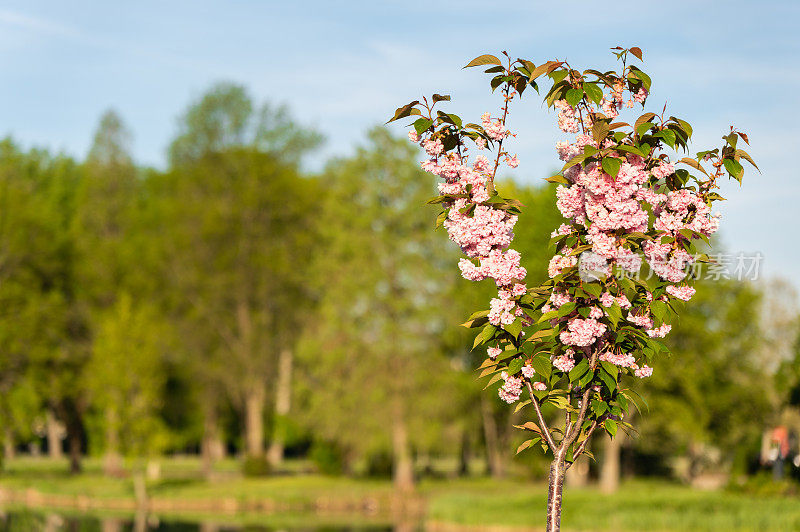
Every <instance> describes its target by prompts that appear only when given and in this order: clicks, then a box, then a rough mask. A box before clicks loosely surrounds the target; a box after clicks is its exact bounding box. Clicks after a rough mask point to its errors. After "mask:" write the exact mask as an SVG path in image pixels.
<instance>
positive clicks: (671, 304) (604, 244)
mask: <svg viewBox="0 0 800 532" xmlns="http://www.w3.org/2000/svg"><path fill="white" fill-rule="evenodd" d="M612 52H613V54H614V55H615V56H616V59H617V60H618V62H619V64H620V67H619V69H618V70H616V71H615V70H610V71H605V72H601V71H599V70H595V69H587V70H583V71H580V70H577V69H576V68H574V67H573V66H571V65H570V64H569V63H568V62H567V61H562V60H555V61H547V62H545V63H542V64H539V65H536V64H534V63H533V62H531V61H529V60H526V59H513V58H512V56H510V55H509V54H508V53H506V52H503V53H502V59H501V58H500V57H496V56H494V55H482V56H480V57H477V58H475V59H474V60H472V61H471V62H470V63H469V64H468V65H467V66H466V67H483V68H485V72H486V73H487V74H489V75H490V76H491V81H490V85H491V89H492V91H493V92H498V91H499V93H500V94H501V96H502V105H501V108H500V111H499V114H497V115H495V116H493V115H492V114H491V113H488V112H487V113H484V114H483V115H482V116H481V119H480V123H465V122H464V121H463V120H462V119H461V117H459V116H458V115H455V114H452V113H447V112H444V111H442V110H440V109H438V108H437V106H438V105H439V104H441V102H446V101H449V100H450V97H449V96H447V95H441V94H433V95H432V96H431V97H430V98H427V97H425V98H423V99H422V101H418V100H415V101H413V102H410V103H409V104H407V105H404V106H402V107H400V108H398V109H397V110H396V111H395V114H394V116H393V117H392V118H391V119H390V120H389V121H390V122H391V121H394V120H398V119H402V118H407V117H411V118H414V121H413V123H412V124H411V127H412V129H411V131H410V133H409V138H410V140H411V141H412V142H415V143H418V144H419V145H420V146H421V147H422V149H424V151H425V153H426V154H427V155H428V156H429V158H428V159H427V160H425V161H424V162H423V163H422V167H423V169H425V170H426V171H428V172H431V173H433V174H435V175H437V176H439V177H440V178H442V180H443V181H442V182H441V183H440V184H439V193H440V195H439V196H437V197H435V198H434V199H432V200H431V201H430V202H429V203H433V204H439V205H441V206H442V207H443V210H442V212H441V214H440V215H439V218H438V220H437V226H438V225H443V226H444V228H445V229H446V230H447V233H448V235H449V237H450V239H451V240H453V241H454V242H455V243H456V244H458V245H459V247H460V248H461V250H462V251H463V253H464V255H466V258H462V259H461V260H460V262H459V268H460V270H461V273H462V275H463V276H464V277H465V278H466V279H469V280H472V281H481V280H484V279H491V280H493V281H494V282H495V284H496V286H497V290H498V292H497V297H495V298H493V299H492V300H491V301H490V303H489V309H487V310H482V311H479V312H476V313H474V314H473V315H472V316H470V318H469V320H468V321H467V322H466V323H465V324H464V325H465V326H466V327H475V328H479V329H480V331H479V332H478V334H477V336H476V338H475V342H474V345H473V349H477V348H478V347H480V346H482V347H484V348H485V349H486V353H487V358H486V360H485V361H484V362H483V364H482V365H481V367H480V370H481V373H480V375H481V377H489V384H488V385H487V387H488V386H489V385H492V384H495V383H498V384H499V385H500V387H499V390H498V394H499V396H500V398H501V399H502V400H503V401H505V402H507V403H509V404H514V403H516V408H517V409H518V410H519V409H526V410H528V411H529V412H530V414H531V419H530V420H529V421H526V422H525V423H523V424H521V425H518V426H517V428H519V429H521V430H523V431H526V432H527V433H529V434H530V436H531V438H530V439H528V440H526V441H525V442H524V443H522V445H520V447H519V448H518V449H517V452H521V451H522V450H525V449H527V448H530V447H534V446H541V448H542V449H543V450H544V451H545V452H547V453H550V454H551V455H552V457H553V459H552V464H551V466H550V473H549V482H548V487H549V494H548V501H547V530H548V532H555V531H558V530H560V526H561V525H560V521H561V502H562V490H563V484H564V477H565V474H566V471H567V469H569V467H570V466H571V465H572V464H573V463H574V462H575V460H576V459H577V458H578V457H579V456H581V455H582V454H590V453H589V451H587V444H588V443H589V441H590V438H591V437H592V435H593V434H594V433H595V432H597V431H598V430H601V431H605V432H607V433H608V434H609V435H610V436H611V437H613V436H614V435H615V433H616V432H617V430H619V429H620V428H621V429H623V430H626V431H628V430H630V429H631V428H632V427H631V425H630V424H628V423H626V422H625V421H624V419H625V413H626V412H627V411H628V408H629V406H630V405H631V404H634V405H635V404H636V398H637V395H636V393H635V392H633V391H632V390H631V386H630V382H631V381H630V380H629V379H630V378H646V377H649V376H650V375H651V374H652V372H653V369H652V367H651V364H652V360H653V359H655V358H656V357H657V356H659V355H662V354H664V353H666V352H667V348H666V347H665V346H664V344H663V343H662V342H661V341H660V338H663V337H664V336H665V335H666V334H667V333H669V331H670V329H671V325H670V322H671V321H672V319H673V318H674V317H675V316H676V315H677V314H679V312H680V311H681V305H682V304H683V303H684V302H686V301H688V300H689V299H691V297H692V295H693V294H694V293H695V289H694V288H693V287H692V286H691V281H692V275H690V274H691V271H692V268H695V267H697V265H699V264H702V263H704V262H708V261H709V260H710V259H709V257H708V256H707V255H706V254H704V253H701V250H703V249H707V246H708V244H709V236H710V235H712V234H713V233H715V232H716V231H717V229H718V228H719V223H720V216H719V214H715V213H713V212H712V205H713V204H714V202H716V201H720V200H723V199H724V198H722V197H721V196H720V194H719V193H718V192H717V190H718V188H719V181H720V180H721V179H723V178H724V177H725V176H726V175H728V176H729V177H731V178H733V179H736V180H737V181H738V182H739V183H741V180H742V175H743V166H742V162H743V161H747V162H748V163H750V164H752V165H753V166H755V163H754V162H753V160H752V159H751V157H750V156H749V155H748V154H747V152H745V151H744V150H742V149H740V148H739V147H738V146H737V145H738V144H739V142H740V141H742V142H743V143H745V144H748V138H747V135H746V134H744V133H742V132H740V131H738V130H736V129H734V128H733V127H731V129H730V131H729V132H728V133H727V134H726V135H725V136H723V137H722V140H723V143H722V146H721V147H719V148H716V149H710V150H704V151H701V152H699V153H697V154H696V155H695V156H694V157H690V156H688V155H686V156H683V157H681V156H680V155H681V154H686V153H687V152H688V148H689V141H690V139H691V136H692V127H691V126H690V125H689V123H688V122H686V121H685V120H682V119H680V118H676V117H674V116H668V115H667V114H666V105H664V106H663V108H662V109H661V112H660V113H655V112H645V113H644V114H641V115H640V116H638V117H635V118H634V119H632V120H631V122H625V121H623V118H622V117H621V113H623V112H624V111H625V110H626V108H627V109H633V108H635V107H636V106H639V105H641V107H642V108H643V109H644V106H645V103H646V101H647V97H648V94H649V92H650V88H651V79H650V77H649V76H648V75H647V74H646V73H645V72H643V71H642V70H641V69H640V68H639V67H638V66H636V65H635V64H633V63H634V62H635V60H638V61H641V60H642V51H641V50H640V49H639V48H637V47H632V48H621V47H615V48H613V49H612ZM466 67H465V68H466ZM528 87H530V88H532V89H534V90H536V91H537V92H538V91H540V90H541V91H544V90H545V89H546V93H545V97H544V99H545V102H546V104H547V106H548V108H551V109H553V110H554V111H555V115H556V117H557V122H558V128H559V129H560V130H561V131H562V132H563V133H566V134H568V135H570V137H569V138H568V140H563V141H560V142H558V143H557V144H556V151H557V154H558V157H559V159H561V160H562V161H563V162H564V165H563V167H562V168H561V171H560V172H559V173H558V174H556V175H554V176H552V177H550V178H548V179H547V181H550V182H552V183H558V184H559V186H558V189H557V192H556V198H555V201H556V205H557V207H558V209H559V211H560V212H561V214H562V215H563V217H564V219H565V221H564V223H562V224H561V225H560V226H559V227H557V228H555V230H554V231H553V233H552V239H551V245H552V247H553V249H554V255H553V257H552V259H551V261H550V264H549V268H548V275H549V279H548V280H547V281H546V282H544V283H542V284H540V285H539V286H535V287H529V286H527V285H526V283H525V277H526V275H527V272H526V270H525V268H523V267H521V266H520V254H519V253H518V252H517V251H515V250H514V249H512V248H511V244H512V240H513V238H514V232H513V230H514V225H515V224H516V222H517V215H518V214H519V213H520V212H521V209H522V208H523V205H522V204H521V203H520V202H519V201H517V200H515V199H513V198H504V197H501V196H500V195H499V194H498V193H497V191H496V190H495V187H494V180H495V176H496V175H497V172H498V169H499V168H500V167H501V165H503V164H505V165H508V166H509V167H511V168H516V167H517V165H518V164H519V159H518V157H517V155H516V154H512V152H511V151H510V150H509V147H508V144H509V141H511V140H512V137H513V135H512V132H511V131H510V130H509V129H508V127H507V125H506V124H507V120H508V116H509V112H510V107H511V104H512V102H514V101H515V100H518V99H521V98H522V95H523V93H524V92H525V90H526V89H527V88H528ZM415 117H416V118H415ZM673 153H674V155H672V154H673ZM473 154H474V157H473ZM551 411H553V412H551ZM554 415H558V416H561V417H562V418H563V422H554V421H553V417H554ZM562 427H563V428H562Z"/></svg>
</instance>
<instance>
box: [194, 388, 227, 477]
mask: <svg viewBox="0 0 800 532" xmlns="http://www.w3.org/2000/svg"><path fill="white" fill-rule="evenodd" d="M212 395H213V394H212ZM215 403H216V398H215V397H213V398H207V399H206V400H205V401H204V408H203V410H204V415H203V441H202V443H201V449H200V452H201V453H202V455H203V475H204V476H205V477H206V478H208V477H210V476H211V474H212V473H213V471H214V462H216V461H217V460H221V459H223V458H225V443H224V442H223V441H222V435H221V431H220V429H219V415H218V414H217V406H216V404H215Z"/></svg>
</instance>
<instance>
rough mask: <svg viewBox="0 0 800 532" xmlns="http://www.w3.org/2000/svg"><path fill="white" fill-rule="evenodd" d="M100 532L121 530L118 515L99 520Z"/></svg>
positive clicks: (117, 531) (119, 531) (120, 531)
mask: <svg viewBox="0 0 800 532" xmlns="http://www.w3.org/2000/svg"><path fill="white" fill-rule="evenodd" d="M100 530H101V531H102V532H122V521H121V520H120V519H119V518H118V517H106V518H104V519H103V520H102V521H101V524H100Z"/></svg>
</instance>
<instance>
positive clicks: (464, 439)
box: [458, 428, 472, 477]
mask: <svg viewBox="0 0 800 532" xmlns="http://www.w3.org/2000/svg"><path fill="white" fill-rule="evenodd" d="M471 457H472V449H471V448H470V441H469V432H467V429H466V428H464V429H462V430H461V452H460V453H459V460H458V475H459V476H462V477H466V476H469V462H470V458H471Z"/></svg>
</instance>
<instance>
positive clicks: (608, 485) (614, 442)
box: [600, 431, 625, 493]
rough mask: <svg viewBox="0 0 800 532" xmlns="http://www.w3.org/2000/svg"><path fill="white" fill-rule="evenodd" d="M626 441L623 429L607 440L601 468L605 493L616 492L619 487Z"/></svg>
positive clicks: (601, 487) (601, 482)
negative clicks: (621, 460) (622, 455)
mask: <svg viewBox="0 0 800 532" xmlns="http://www.w3.org/2000/svg"><path fill="white" fill-rule="evenodd" d="M624 443H625V433H624V432H622V431H619V432H617V435H616V436H615V437H614V438H608V439H607V440H606V442H605V450H604V451H603V466H602V468H601V469H600V491H602V492H603V493H614V492H616V491H617V489H619V478H620V455H621V452H622V445H623V444H624Z"/></svg>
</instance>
